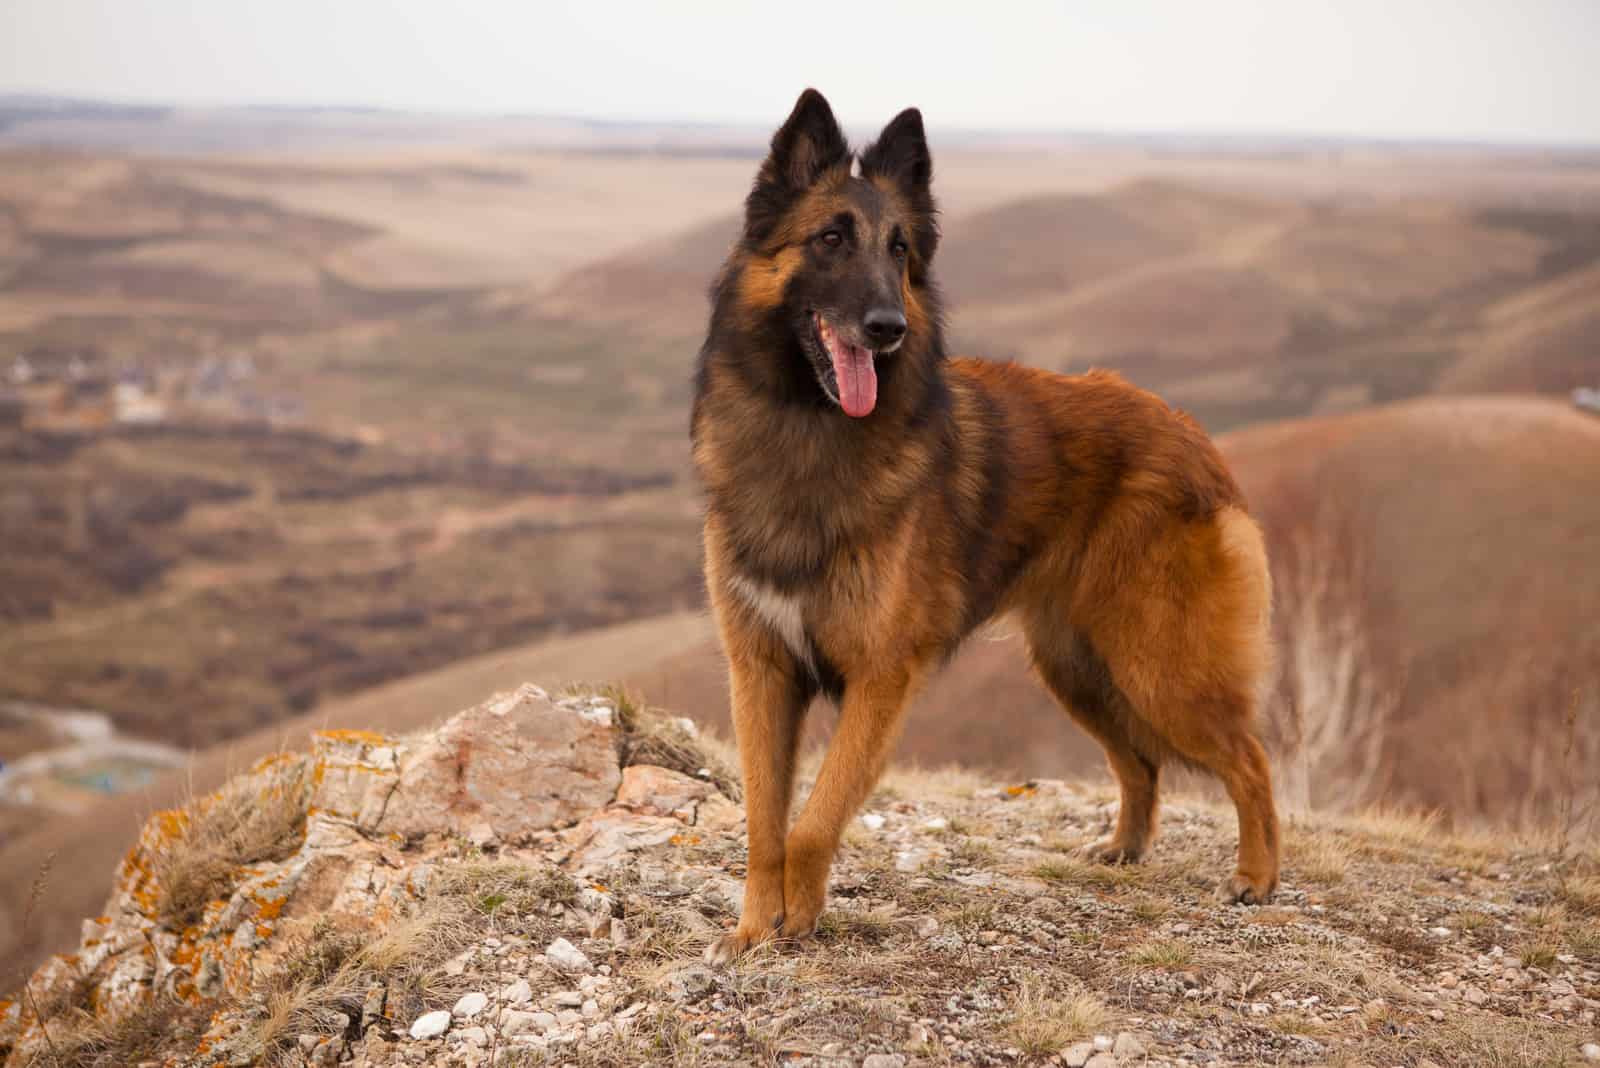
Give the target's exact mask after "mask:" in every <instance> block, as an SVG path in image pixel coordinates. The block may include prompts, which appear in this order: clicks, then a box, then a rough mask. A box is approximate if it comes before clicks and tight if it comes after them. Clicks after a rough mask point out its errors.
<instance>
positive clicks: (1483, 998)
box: [1463, 986, 1489, 1005]
mask: <svg viewBox="0 0 1600 1068" xmlns="http://www.w3.org/2000/svg"><path fill="white" fill-rule="evenodd" d="M1463 996H1464V997H1465V998H1466V999H1467V1003H1468V1004H1469V1005H1486V1004H1488V1002H1489V995H1488V994H1486V993H1484V992H1483V990H1482V989H1480V988H1479V987H1476V986H1469V987H1467V988H1466V990H1465V991H1464V993H1463Z"/></svg>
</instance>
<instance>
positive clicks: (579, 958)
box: [544, 938, 594, 972]
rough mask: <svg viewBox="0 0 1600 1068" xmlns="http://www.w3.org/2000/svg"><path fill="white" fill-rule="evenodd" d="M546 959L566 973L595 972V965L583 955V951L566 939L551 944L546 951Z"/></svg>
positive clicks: (559, 939)
mask: <svg viewBox="0 0 1600 1068" xmlns="http://www.w3.org/2000/svg"><path fill="white" fill-rule="evenodd" d="M544 959H545V960H547V961H549V962H550V963H551V964H554V965H555V966H556V967H557V968H560V969H561V970H562V971H566V972H592V971H594V965H593V964H591V963H590V962H589V958H588V957H586V956H584V955H583V951H582V950H581V949H579V948H578V947H577V946H575V945H573V944H572V943H571V942H568V941H567V940H566V939H565V938H558V939H556V940H555V941H554V942H551V943H550V945H549V948H547V949H546V950H545V951H544Z"/></svg>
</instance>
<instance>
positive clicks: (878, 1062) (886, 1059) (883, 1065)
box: [861, 1053, 906, 1068]
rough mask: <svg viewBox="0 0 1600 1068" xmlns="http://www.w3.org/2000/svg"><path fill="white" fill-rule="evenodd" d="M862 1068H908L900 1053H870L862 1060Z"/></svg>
mask: <svg viewBox="0 0 1600 1068" xmlns="http://www.w3.org/2000/svg"><path fill="white" fill-rule="evenodd" d="M861 1068H906V1059H905V1057H904V1056H903V1055H902V1054H899V1053H869V1054H867V1056H866V1057H865V1058H863V1059H862V1061H861Z"/></svg>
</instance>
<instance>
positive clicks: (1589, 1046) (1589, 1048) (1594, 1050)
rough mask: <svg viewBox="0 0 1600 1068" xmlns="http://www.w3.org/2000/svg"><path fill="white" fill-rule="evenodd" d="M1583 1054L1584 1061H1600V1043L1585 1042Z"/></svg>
mask: <svg viewBox="0 0 1600 1068" xmlns="http://www.w3.org/2000/svg"><path fill="white" fill-rule="evenodd" d="M1582 1052H1583V1059H1584V1060H1586V1061H1600V1042H1585V1043H1584V1044H1583V1050H1582Z"/></svg>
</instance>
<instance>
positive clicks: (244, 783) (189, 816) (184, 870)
mask: <svg viewBox="0 0 1600 1068" xmlns="http://www.w3.org/2000/svg"><path fill="white" fill-rule="evenodd" d="M309 789H310V782H309V777H308V775H307V760H306V758H304V757H293V758H281V759H277V760H275V761H274V762H273V763H272V764H271V765H270V775H269V777H268V780H267V784H266V785H265V786H264V787H258V786H257V785H256V781H255V780H254V779H243V780H237V781H236V782H234V783H232V784H230V785H229V786H226V787H224V788H223V789H222V790H220V791H218V792H217V793H215V794H212V795H211V796H209V797H205V798H201V799H199V800H197V801H194V802H191V803H190V804H189V805H188V806H187V807H186V808H185V810H184V811H183V812H182V813H181V814H180V815H179V817H178V819H177V821H176V822H177V823H178V825H179V827H178V833H176V834H174V835H173V836H172V837H171V838H170V839H168V840H167V841H166V842H165V843H164V844H163V846H162V848H161V849H160V851H159V852H158V853H157V855H156V856H155V857H154V859H153V864H152V874H153V876H154V881H155V885H156V887H157V895H158V896H157V900H156V908H157V910H158V914H159V915H160V916H161V917H162V918H163V919H164V920H165V921H166V922H167V923H168V924H169V925H171V926H172V927H174V928H179V929H181V928H184V927H189V926H192V925H193V924H194V923H196V922H198V921H199V919H200V917H201V915H202V914H203V913H204V912H205V909H206V906H207V905H208V904H210V903H211V902H213V901H219V900H226V899H227V897H228V896H229V895H230V894H232V893H233V890H234V888H235V887H236V886H237V885H238V882H239V879H240V877H241V875H242V873H243V869H244V868H245V866H246V865H250V864H258V863H261V862H262V861H269V860H281V859H283V858H284V857H286V856H288V855H289V854H290V853H292V852H294V850H295V849H296V848H298V847H299V845H300V840H301V838H302V837H303V836H304V833H305V821H306V802H307V797H308V793H309Z"/></svg>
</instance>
